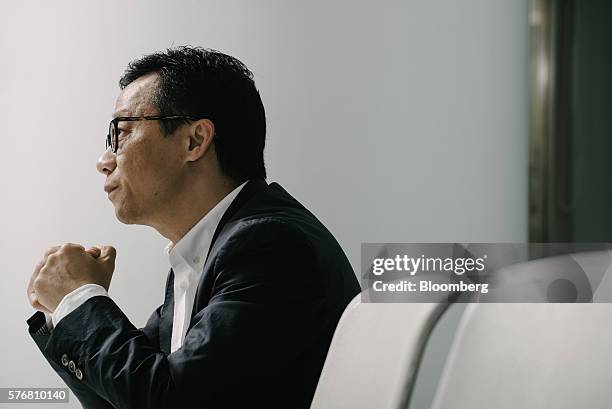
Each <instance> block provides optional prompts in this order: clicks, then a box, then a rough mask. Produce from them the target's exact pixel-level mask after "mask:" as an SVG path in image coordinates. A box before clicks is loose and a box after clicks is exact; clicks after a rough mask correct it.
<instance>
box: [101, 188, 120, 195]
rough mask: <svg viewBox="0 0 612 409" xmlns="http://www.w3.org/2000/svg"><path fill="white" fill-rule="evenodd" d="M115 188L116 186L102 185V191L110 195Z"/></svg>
mask: <svg viewBox="0 0 612 409" xmlns="http://www.w3.org/2000/svg"><path fill="white" fill-rule="evenodd" d="M117 188H118V186H104V191H105V192H106V193H108V194H109V195H110V194H111V193H112V192H113V191H115V190H116V189H117Z"/></svg>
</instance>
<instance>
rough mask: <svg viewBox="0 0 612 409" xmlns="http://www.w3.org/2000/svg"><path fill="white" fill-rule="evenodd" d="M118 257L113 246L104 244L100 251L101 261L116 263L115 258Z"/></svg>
mask: <svg viewBox="0 0 612 409" xmlns="http://www.w3.org/2000/svg"><path fill="white" fill-rule="evenodd" d="M116 257H117V250H115V248H114V247H113V246H102V249H101V252H100V257H99V259H100V261H102V262H104V263H107V262H112V263H115V258H116Z"/></svg>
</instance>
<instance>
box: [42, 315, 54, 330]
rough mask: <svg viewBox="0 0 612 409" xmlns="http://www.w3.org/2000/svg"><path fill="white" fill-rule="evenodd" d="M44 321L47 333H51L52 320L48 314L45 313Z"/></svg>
mask: <svg viewBox="0 0 612 409" xmlns="http://www.w3.org/2000/svg"><path fill="white" fill-rule="evenodd" d="M44 314H45V320H46V321H47V328H49V331H51V330H52V329H53V318H52V315H51V314H49V313H48V312H45V313H44Z"/></svg>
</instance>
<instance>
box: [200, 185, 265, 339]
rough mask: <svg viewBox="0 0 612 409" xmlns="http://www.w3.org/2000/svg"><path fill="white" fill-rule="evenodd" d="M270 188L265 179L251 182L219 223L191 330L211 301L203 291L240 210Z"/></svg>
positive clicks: (207, 260) (205, 269) (208, 255)
mask: <svg viewBox="0 0 612 409" xmlns="http://www.w3.org/2000/svg"><path fill="white" fill-rule="evenodd" d="M267 187H268V184H267V183H266V181H265V180H263V179H253V180H250V181H249V182H248V183H247V184H246V185H244V187H243V188H242V190H241V191H240V193H238V196H236V198H235V199H234V201H233V202H232V204H231V205H230V206H229V207H228V208H227V210H226V211H225V213H224V214H223V216H222V217H221V220H220V221H219V225H218V226H217V228H216V229H215V233H214V234H213V238H212V241H211V243H210V248H209V249H208V254H207V256H206V263H204V267H203V268H202V275H201V276H200V281H199V283H198V287H197V289H196V294H195V299H194V302H193V308H192V310H191V321H190V323H189V328H191V326H192V325H193V317H194V316H195V314H196V313H197V312H198V311H200V310H201V309H202V308H204V307H205V306H206V305H207V304H208V301H209V299H210V294H203V293H202V291H203V289H204V288H205V285H204V283H205V282H206V281H207V280H210V279H211V277H208V272H209V270H210V268H211V267H212V265H213V262H214V260H215V258H216V255H217V252H218V251H219V249H220V248H221V246H222V245H223V243H224V242H225V241H226V240H227V238H226V237H225V235H227V234H229V232H230V231H231V227H232V226H233V225H234V224H235V219H239V218H240V212H239V210H240V209H242V208H243V207H244V205H245V204H246V203H247V202H248V201H249V200H250V199H251V198H252V197H253V196H255V195H256V194H257V193H259V192H261V191H263V190H264V189H266V188H267Z"/></svg>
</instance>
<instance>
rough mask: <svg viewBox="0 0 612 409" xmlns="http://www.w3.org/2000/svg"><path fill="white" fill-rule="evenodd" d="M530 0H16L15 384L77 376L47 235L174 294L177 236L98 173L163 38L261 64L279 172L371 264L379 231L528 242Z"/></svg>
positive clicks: (11, 30) (137, 289)
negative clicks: (46, 307) (31, 329)
mask: <svg viewBox="0 0 612 409" xmlns="http://www.w3.org/2000/svg"><path fill="white" fill-rule="evenodd" d="M526 3H527V0H462V1H457V0H446V1H431V0H422V1H417V0H409V1H408V0H405V1H401V2H400V1H377V2H373V1H371V2H361V1H348V0H347V1H335V2H328V1H325V2H323V1H315V2H297V1H280V0H279V1H258V2H254V1H248V0H244V1H224V2H211V1H183V2H172V3H171V2H162V1H147V2H145V1H138V2H136V1H131V2H125V1H121V2H119V1H106V2H83V1H76V0H73V1H62V2H47V1H37V2H32V1H30V2H22V3H18V2H6V3H3V11H2V14H1V15H0V58H1V60H0V115H1V119H2V131H3V135H2V139H1V140H2V161H0V166H1V169H0V170H1V172H2V175H3V177H2V179H1V182H0V183H1V186H0V187H1V189H2V200H1V201H0V217H1V223H2V224H1V226H2V231H3V234H2V235H0V244H1V245H0V252H1V254H0V255H1V257H2V260H3V265H4V274H3V284H2V286H1V287H0V300H1V301H0V302H1V304H0V307H1V308H2V314H0V328H3V329H4V333H5V335H4V336H3V337H2V341H1V342H2V344H1V347H0V354H1V355H0V359H1V361H0V362H1V364H0V387H12V386H18V387H35V386H41V387H42V386H45V387H51V386H60V385H61V383H60V382H61V381H60V379H59V378H58V377H57V376H56V375H55V374H54V373H53V372H52V370H51V369H50V367H49V366H48V364H47V363H46V362H45V361H44V360H43V359H42V357H41V356H40V354H39V353H38V352H37V350H36V348H35V345H34V343H33V342H32V341H31V340H30V338H29V336H28V334H27V331H26V325H25V322H24V321H25V319H26V318H27V317H29V315H30V314H31V312H32V311H31V307H30V306H29V304H28V302H27V299H26V295H25V288H26V283H27V280H28V277H29V276H30V274H31V272H32V270H33V268H34V265H35V264H36V263H37V262H38V260H39V259H40V257H41V256H42V253H43V252H44V250H45V249H46V248H47V247H49V246H52V245H55V244H58V243H62V242H66V241H71V242H77V243H82V244H85V245H95V244H113V245H115V246H116V247H117V250H118V258H117V269H116V272H115V277H114V279H113V283H112V285H111V291H110V293H111V295H112V297H113V298H114V299H115V300H116V302H117V303H118V304H119V305H120V306H121V307H122V308H123V309H124V311H125V312H126V314H127V315H128V316H129V317H130V318H131V319H132V321H133V322H134V324H135V325H142V324H144V321H145V320H146V318H147V317H148V315H149V314H150V312H151V311H152V310H153V309H154V308H155V307H156V306H158V305H159V304H160V303H161V301H162V298H163V296H162V289H163V283H164V279H165V276H166V273H167V269H168V262H167V260H166V258H165V257H164V254H163V248H164V246H165V244H166V242H165V239H163V238H161V237H160V236H158V235H157V233H156V232H155V231H153V230H152V229H149V228H146V227H137V226H124V225H122V224H120V223H119V222H118V221H116V220H115V218H114V212H113V209H112V206H111V204H110V203H109V202H108V201H107V200H106V195H105V193H104V192H103V191H102V186H103V180H104V177H103V176H101V175H100V174H98V173H96V171H95V162H96V159H97V157H98V155H100V154H101V153H102V151H103V148H104V136H105V135H106V132H107V124H108V121H109V120H110V115H111V114H112V110H113V104H114V99H115V98H116V95H117V92H118V88H117V85H116V84H117V80H118V77H119V76H120V74H121V72H122V70H123V68H124V66H125V65H126V63H127V62H128V61H129V60H131V59H133V58H135V57H138V56H140V55H142V54H144V53H148V52H151V51H154V50H159V49H163V48H166V47H169V46H172V45H183V44H191V45H203V46H207V47H212V48H216V49H219V50H222V51H225V52H227V53H229V54H232V55H235V56H237V57H238V58H240V59H242V60H243V61H244V62H245V63H246V64H247V65H248V66H249V67H250V68H251V70H252V71H253V72H254V73H255V80H256V83H257V85H258V87H259V89H260V90H261V94H262V98H263V100H264V104H265V106H266V110H267V114H268V125H269V133H268V144H267V154H266V160H267V164H268V170H269V175H270V180H275V181H278V182H280V183H281V184H282V185H284V186H285V187H286V188H287V189H288V190H289V191H290V192H292V193H293V194H294V195H295V196H296V197H297V198H298V199H299V200H301V201H302V202H303V203H304V204H305V205H307V206H308V207H309V208H311V210H312V211H313V212H314V213H315V214H316V215H318V216H319V217H320V219H321V220H322V221H323V222H324V223H326V224H327V226H328V227H329V228H330V230H332V232H334V234H335V235H336V237H337V238H338V240H339V241H340V242H341V244H342V245H343V247H344V248H345V250H346V252H347V254H348V255H349V257H350V260H351V262H352V263H353V265H354V266H355V268H358V266H359V248H360V243H361V242H383V241H397V242H428V241H442V242H448V241H459V242H477V241H481V242H482V241H485V242H488V241H524V240H525V239H526V234H527V233H526V226H527V208H526V203H527V200H526V192H527V184H526V183H527V179H526V177H527V119H526V118H527V116H526V113H527V107H526V101H527V96H526V92H527V89H526V83H527V82H526V58H527V23H526V14H527V4H526ZM44 407H51V406H44ZM61 407H68V406H65V405H62V406H61ZM70 407H78V405H77V404H76V403H75V402H73V403H72V404H71V405H70Z"/></svg>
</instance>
